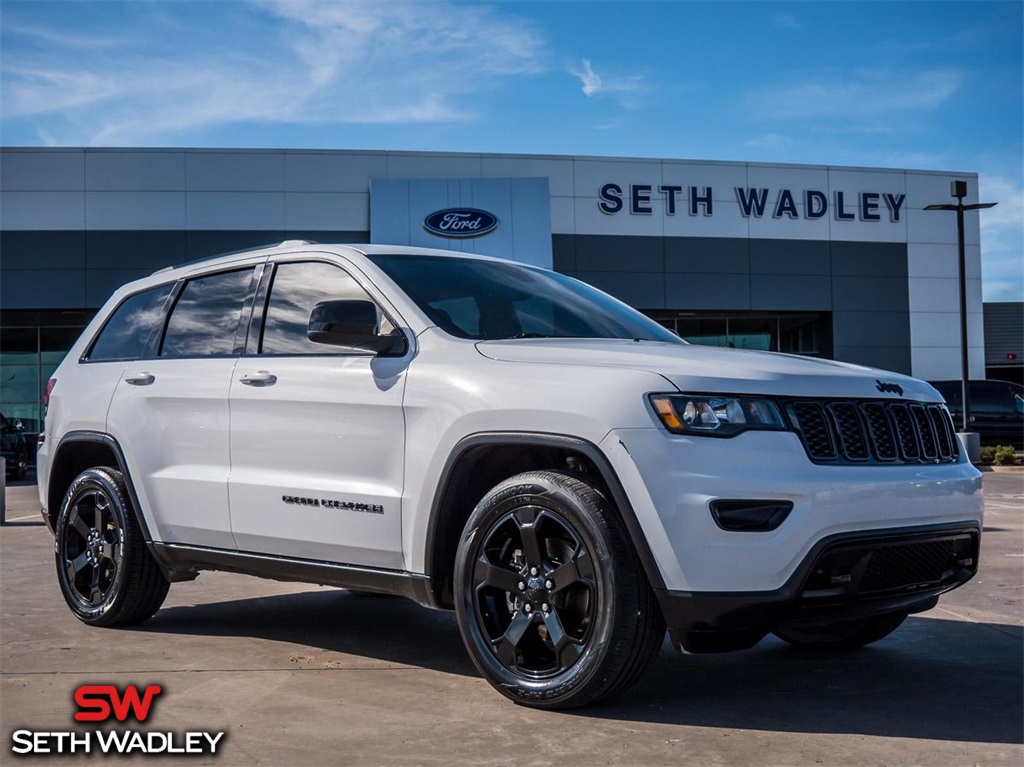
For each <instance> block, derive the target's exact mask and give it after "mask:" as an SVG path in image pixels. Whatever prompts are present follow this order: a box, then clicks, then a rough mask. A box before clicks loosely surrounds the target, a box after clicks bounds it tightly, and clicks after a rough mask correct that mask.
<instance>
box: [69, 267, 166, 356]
mask: <svg viewBox="0 0 1024 767" xmlns="http://www.w3.org/2000/svg"><path fill="white" fill-rule="evenodd" d="M173 289H174V284H173V283H171V284H168V285H161V286H159V287H156V288H152V289H150V290H144V291H143V292H141V293H136V294H135V295H134V296H131V297H130V298H127V299H125V301H124V302H123V303H122V304H121V305H120V306H119V307H117V310H116V311H115V312H114V313H113V315H111V317H110V319H109V320H107V323H106V324H105V325H104V326H103V330H101V331H100V334H99V337H98V338H97V339H96V342H95V343H94V344H93V346H92V349H91V350H90V351H89V359H90V360H91V361H93V362H102V361H104V360H130V359H137V358H139V357H141V356H142V355H143V354H144V353H145V351H146V347H147V346H148V345H149V343H150V342H151V341H152V338H153V333H155V332H159V328H160V324H161V321H162V320H163V316H164V314H163V313H164V304H165V303H166V302H167V298H168V296H170V295H171V291H172V290H173Z"/></svg>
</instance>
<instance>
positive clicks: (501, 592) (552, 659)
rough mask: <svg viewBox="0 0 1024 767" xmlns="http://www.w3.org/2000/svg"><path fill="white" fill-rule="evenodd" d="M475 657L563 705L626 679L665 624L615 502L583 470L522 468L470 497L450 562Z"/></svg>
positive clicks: (490, 676) (488, 670) (530, 698)
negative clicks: (473, 500)
mask: <svg viewBox="0 0 1024 767" xmlns="http://www.w3.org/2000/svg"><path fill="white" fill-rule="evenodd" d="M456 584H457V589H458V592H457V594H456V613H457V615H458V619H459V626H460V629H461V631H462V635H463V640H464V641H465V643H466V647H467V649H468V650H469V652H470V655H471V656H472V658H473V661H474V663H475V664H476V666H477V668H478V669H479V670H480V672H481V673H482V674H483V675H484V676H485V677H486V678H487V680H488V681H489V682H490V683H491V684H492V685H494V687H495V688H496V689H498V691H500V692H501V693H503V694H504V695H506V696H507V697H509V698H511V699H512V700H514V701H516V702H517V703H522V704H524V705H529V706H533V707H537V708H551V709H564V708H573V707H576V706H582V705H586V704H589V703H593V702H595V701H597V700H600V699H602V698H605V697H608V696H610V695H614V694H616V693H618V692H619V691H621V690H623V689H625V688H626V687H628V686H629V685H631V684H632V683H633V682H634V681H636V679H637V678H639V676H640V674H641V673H642V672H643V670H644V668H646V666H647V664H648V663H649V662H650V660H651V659H652V658H653V657H654V656H655V655H656V654H657V651H658V649H659V648H660V646H661V640H662V638H663V637H664V633H665V626H664V622H663V621H662V617H661V613H660V611H659V609H658V607H657V604H656V603H655V600H654V595H653V592H652V591H651V589H650V586H649V585H648V583H647V579H646V577H645V575H644V573H643V568H642V566H641V565H640V563H639V560H638V559H637V557H636V554H635V552H634V551H633V548H632V545H631V544H630V542H629V539H628V536H627V534H626V532H625V529H624V526H623V524H622V521H621V519H620V518H619V516H618V514H617V512H616V511H615V510H614V509H613V508H612V507H611V506H610V504H609V503H608V502H607V500H606V499H605V498H604V496H603V495H602V494H601V493H600V492H599V491H598V490H597V489H596V488H595V487H594V486H593V485H591V484H589V483H587V482H586V481H584V480H583V479H582V478H581V477H578V476H575V475H570V474H567V473H563V472H554V471H546V472H528V473H525V474H520V475H518V476H516V477H512V478H511V479H508V480H506V481H504V482H502V483H501V484H499V485H498V486H496V487H495V488H494V489H492V490H491V491H490V492H489V493H488V494H487V495H486V496H485V497H484V498H483V499H482V500H481V501H480V503H479V504H478V505H477V507H476V509H475V510H474V511H473V513H472V515H471V516H470V519H469V521H468V522H467V524H466V528H465V532H464V534H463V539H462V544H461V546H460V549H459V554H458V558H457V561H456Z"/></svg>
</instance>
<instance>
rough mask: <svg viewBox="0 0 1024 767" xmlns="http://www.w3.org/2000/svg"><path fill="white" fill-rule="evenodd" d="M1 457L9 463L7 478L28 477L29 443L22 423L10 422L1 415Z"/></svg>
mask: <svg viewBox="0 0 1024 767" xmlns="http://www.w3.org/2000/svg"><path fill="white" fill-rule="evenodd" d="M0 455H3V457H4V459H5V460H6V461H7V476H8V477H10V478H11V479H15V480H22V479H25V477H26V476H27V475H28V442H27V441H26V440H25V434H24V431H23V429H22V426H21V421H11V420H8V419H7V417H6V416H4V414H3V413H0Z"/></svg>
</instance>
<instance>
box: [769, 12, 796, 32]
mask: <svg viewBox="0 0 1024 767" xmlns="http://www.w3.org/2000/svg"><path fill="white" fill-rule="evenodd" d="M772 24H774V25H775V26H777V27H778V28H779V29H802V28H803V25H802V24H801V23H800V19H798V18H797V17H796V16H795V15H793V14H792V13H785V12H783V13H776V14H775V15H774V16H773V17H772Z"/></svg>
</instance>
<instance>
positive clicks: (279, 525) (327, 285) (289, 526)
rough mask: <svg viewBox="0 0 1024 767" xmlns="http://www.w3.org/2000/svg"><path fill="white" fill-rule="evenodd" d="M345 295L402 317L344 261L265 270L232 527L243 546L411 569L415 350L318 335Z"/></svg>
mask: <svg viewBox="0 0 1024 767" xmlns="http://www.w3.org/2000/svg"><path fill="white" fill-rule="evenodd" d="M337 299H364V300H371V301H374V303H375V304H377V306H378V317H379V320H380V323H381V325H382V326H383V327H384V328H385V329H386V328H387V326H388V325H389V323H391V322H392V319H391V317H393V316H394V314H393V310H391V309H389V310H387V311H385V310H384V309H382V308H381V306H382V301H381V300H380V296H379V295H378V297H377V298H375V297H374V296H373V295H371V294H370V293H369V292H368V290H367V288H366V287H364V285H363V284H361V282H360V280H359V279H357V278H356V277H355V276H354V275H353V273H352V272H349V271H346V270H345V269H342V268H341V267H340V266H338V265H337V264H334V263H330V262H327V261H316V260H304V261H291V262H283V263H279V264H277V265H276V266H275V267H274V271H273V273H272V274H268V275H266V276H265V278H264V282H263V284H262V286H261V290H260V294H259V295H258V296H257V300H256V306H257V309H256V311H255V312H254V322H253V326H252V328H251V329H250V332H249V345H248V347H247V352H248V353H247V354H246V356H244V357H242V358H241V359H240V360H239V363H238V365H237V367H236V369H235V373H234V375H233V376H232V377H231V397H230V402H231V465H232V469H231V479H230V482H229V492H230V499H231V521H232V530H233V532H234V537H235V541H236V542H237V544H238V547H239V549H241V550H243V551H253V552H263V553H270V554H276V555H279V556H286V557H293V558H302V559H313V560H321V561H330V562H338V563H345V564H356V565H364V566H374V567H381V568H390V569H401V568H402V567H403V559H402V552H401V497H402V484H403V479H404V477H403V473H404V453H405V420H404V417H403V412H402V398H403V393H404V390H405V381H406V370H407V368H408V365H409V361H410V360H411V359H412V353H411V351H409V352H406V353H405V354H403V355H402V356H400V357H382V356H373V355H372V354H369V353H366V352H357V351H353V350H351V349H349V350H346V349H342V348H338V347H334V346H328V345H324V344H318V343H314V342H312V341H310V340H309V339H308V338H307V337H306V329H307V325H308V321H309V315H310V312H311V310H312V309H313V307H314V306H315V305H316V304H317V303H319V302H320V301H327V300H337ZM261 309H264V310H265V315H264V312H263V311H261ZM389 314H390V315H391V317H389ZM264 317H265V318H264Z"/></svg>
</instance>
